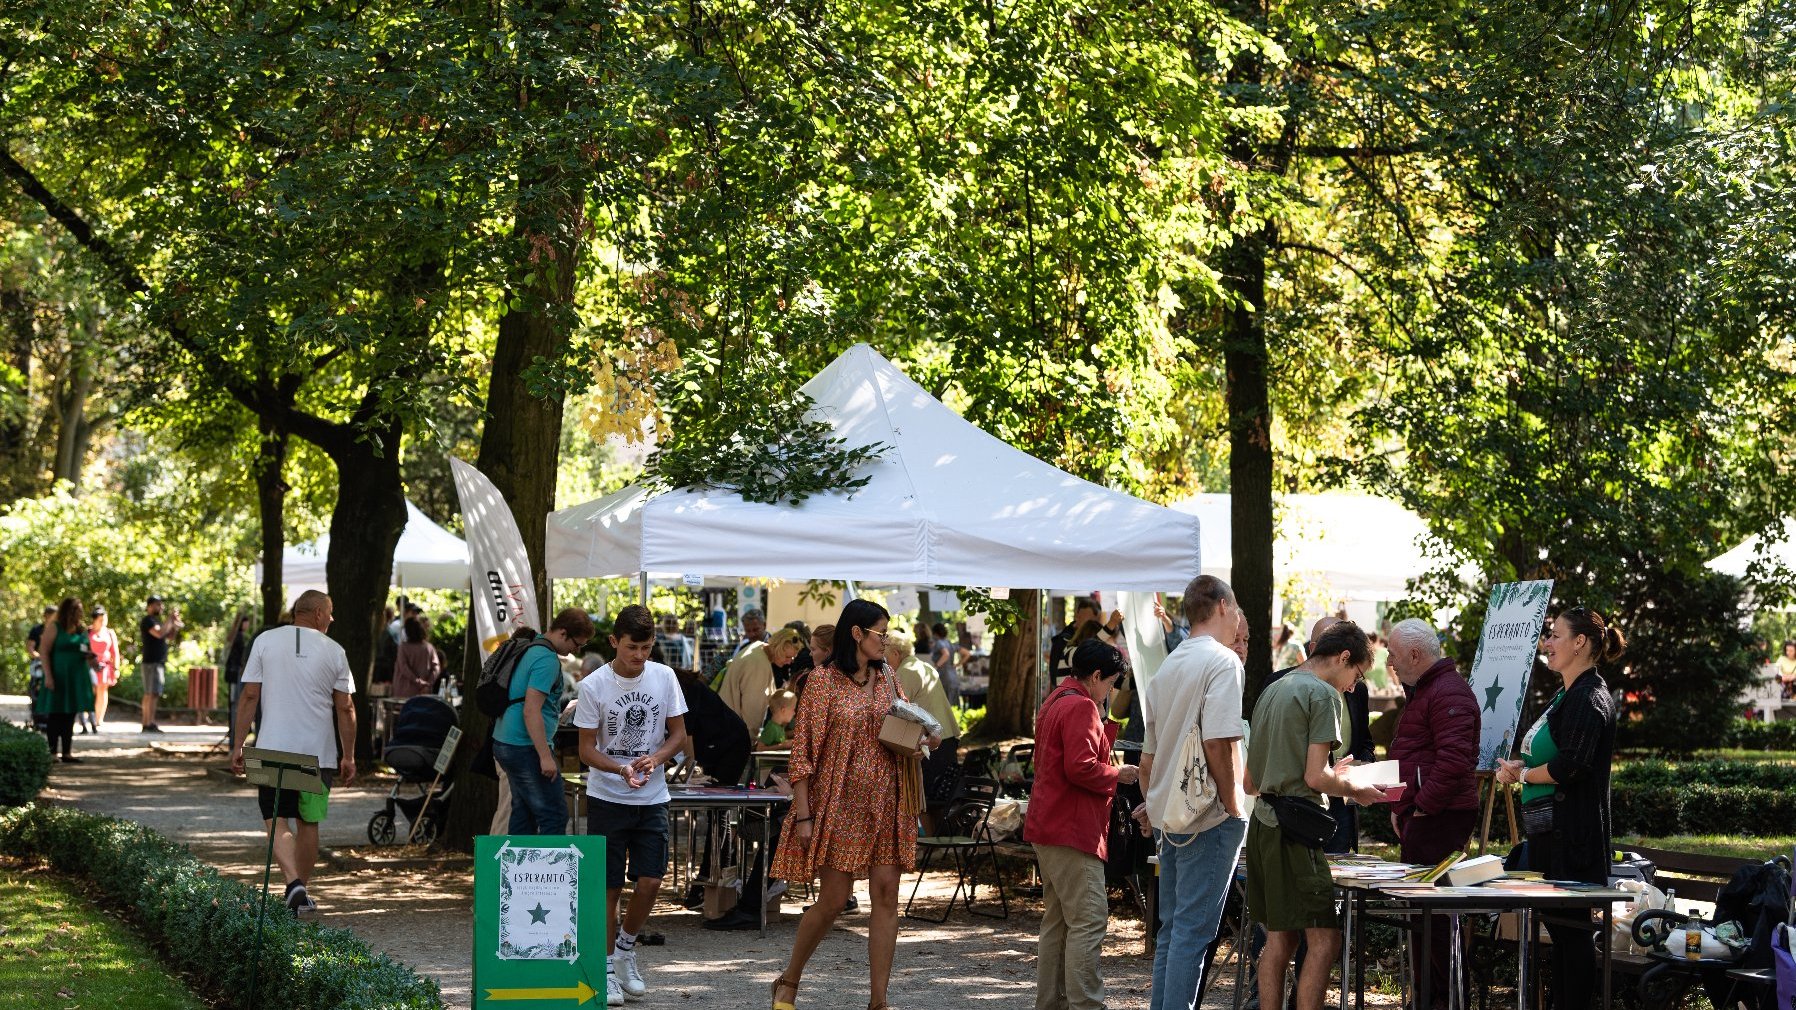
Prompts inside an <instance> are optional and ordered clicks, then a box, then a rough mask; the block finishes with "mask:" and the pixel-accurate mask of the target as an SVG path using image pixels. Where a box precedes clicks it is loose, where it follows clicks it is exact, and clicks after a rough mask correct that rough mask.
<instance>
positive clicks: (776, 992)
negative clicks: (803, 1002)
mask: <svg viewBox="0 0 1796 1010" xmlns="http://www.w3.org/2000/svg"><path fill="white" fill-rule="evenodd" d="M782 985H783V986H785V987H786V988H788V989H790V990H792V999H797V998H798V983H797V982H792V981H788V980H787V978H786V976H784V975H781V976H779V977H778V978H776V979H774V980H773V991H772V992H770V993H769V994H768V996H769V998H770V999H771V1000H772V1001H773V1010H798V1007H797V1006H796V1005H794V1004H793V1003H792V1000H781V999H780V986H782Z"/></svg>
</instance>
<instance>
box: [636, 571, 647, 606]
mask: <svg viewBox="0 0 1796 1010" xmlns="http://www.w3.org/2000/svg"><path fill="white" fill-rule="evenodd" d="M636 589H637V592H638V593H639V594H640V596H641V600H640V602H641V603H642V605H643V606H645V607H646V606H648V605H649V573H648V572H639V573H637V576H636Z"/></svg>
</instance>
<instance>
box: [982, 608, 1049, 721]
mask: <svg viewBox="0 0 1796 1010" xmlns="http://www.w3.org/2000/svg"><path fill="white" fill-rule="evenodd" d="M1010 598H1011V599H1012V600H1015V601H1016V604H1017V609H1018V610H1020V611H1022V617H1021V618H1019V619H1018V621H1017V624H1016V627H1014V628H1011V629H1010V630H1008V631H1005V632H1002V633H1000V634H999V635H998V638H997V640H996V641H995V642H993V643H992V670H991V687H990V689H989V690H988V691H987V692H986V696H985V721H984V722H982V723H980V724H979V733H978V737H979V739H981V740H1007V739H1009V738H1011V737H1018V736H1030V735H1032V734H1034V732H1035V708H1036V701H1037V698H1036V694H1037V692H1038V691H1039V690H1040V689H1039V687H1038V684H1037V678H1036V667H1037V666H1038V665H1039V663H1040V660H1041V645H1042V642H1041V593H1039V592H1037V591H1036V590H1033V589H1012V590H1011V591H1010Z"/></svg>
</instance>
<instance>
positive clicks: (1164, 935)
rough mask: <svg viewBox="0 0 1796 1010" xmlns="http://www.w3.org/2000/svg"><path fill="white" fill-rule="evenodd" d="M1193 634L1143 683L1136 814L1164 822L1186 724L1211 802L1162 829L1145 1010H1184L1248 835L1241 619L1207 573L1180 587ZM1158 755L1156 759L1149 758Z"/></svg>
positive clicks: (1192, 1001)
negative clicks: (1212, 787) (1156, 922)
mask: <svg viewBox="0 0 1796 1010" xmlns="http://www.w3.org/2000/svg"><path fill="white" fill-rule="evenodd" d="M1183 606H1184V610H1185V618H1186V620H1187V621H1189V622H1190V627H1191V636H1190V637H1189V638H1187V639H1185V640H1184V641H1183V642H1180V643H1179V646H1178V648H1176V649H1174V650H1173V651H1172V653H1171V654H1170V655H1168V656H1167V657H1166V661H1165V662H1164V663H1162V664H1161V665H1160V669H1159V671H1158V672H1156V673H1155V674H1154V679H1153V680H1152V681H1150V682H1149V683H1148V685H1147V690H1146V692H1145V696H1144V698H1143V702H1142V708H1143V711H1144V713H1145V715H1146V722H1147V733H1146V738H1145V739H1144V740H1143V741H1142V745H1141V783H1142V790H1143V792H1144V794H1145V796H1146V802H1144V803H1142V805H1141V806H1140V807H1139V808H1137V809H1136V812H1135V816H1136V818H1137V819H1138V820H1141V821H1143V823H1147V824H1151V825H1152V826H1153V827H1154V828H1157V829H1158V828H1162V827H1163V820H1162V819H1163V818H1164V816H1165V814H1166V811H1167V809H1168V806H1169V804H1171V803H1172V802H1173V801H1174V800H1175V799H1179V797H1178V796H1177V795H1175V794H1176V793H1177V792H1179V791H1180V790H1181V788H1182V787H1183V785H1184V784H1183V783H1181V782H1180V781H1179V779H1180V775H1181V772H1182V771H1183V769H1181V768H1179V767H1177V765H1178V764H1179V755H1180V752H1181V750H1182V749H1183V745H1184V742H1185V738H1186V736H1187V734H1189V733H1190V732H1191V731H1192V730H1193V729H1195V730H1196V731H1197V733H1198V738H1199V739H1200V740H1201V741H1202V744H1203V754H1204V764H1205V767H1206V768H1207V769H1208V772H1209V774H1210V776H1211V777H1212V778H1213V779H1215V784H1216V800H1215V802H1214V803H1212V804H1211V805H1210V807H1209V809H1207V810H1205V811H1203V812H1202V813H1200V814H1199V815H1198V817H1197V820H1196V821H1195V822H1194V823H1192V824H1190V825H1189V826H1188V827H1186V828H1185V829H1184V832H1185V833H1182V834H1175V833H1172V832H1168V831H1165V830H1161V831H1159V840H1160V931H1159V933H1158V934H1157V938H1156V941H1155V944H1154V987H1153V993H1152V995H1151V997H1150V998H1149V1000H1148V1007H1149V1010H1189V1008H1191V1007H1193V1006H1195V1005H1196V1002H1197V991H1198V987H1199V985H1200V984H1201V983H1202V981H1203V965H1204V952H1205V951H1206V950H1207V949H1208V948H1209V946H1210V941H1212V940H1214V939H1215V938H1216V929H1217V927H1218V925H1219V924H1220V923H1221V921H1222V905H1223V900H1224V899H1225V898H1227V896H1228V887H1229V878H1230V877H1232V876H1233V875H1234V872H1235V860H1236V858H1237V857H1238V856H1239V855H1240V853H1241V842H1242V840H1243V839H1245V838H1246V837H1247V821H1246V819H1245V815H1244V814H1243V813H1242V811H1243V810H1244V809H1245V795H1244V794H1243V792H1242V790H1241V769H1242V765H1243V761H1242V758H1241V754H1240V745H1241V739H1242V737H1244V736H1245V735H1246V724H1245V723H1244V722H1242V719H1241V693H1242V688H1243V685H1244V681H1245V677H1244V676H1243V670H1242V668H1241V659H1240V657H1239V656H1237V655H1235V653H1234V650H1232V649H1231V648H1230V647H1229V646H1230V644H1231V643H1232V642H1233V641H1234V638H1235V632H1236V628H1237V627H1238V624H1239V620H1240V618H1239V614H1240V608H1239V607H1237V606H1236V605H1235V593H1234V590H1232V589H1230V588H1229V585H1228V583H1226V582H1224V581H1222V580H1221V579H1218V578H1216V577H1215V576H1211V575H1200V576H1198V577H1197V578H1195V579H1193V580H1191V584H1190V585H1188V586H1186V587H1185V597H1184V602H1183ZM1156 755H1158V757H1159V758H1160V761H1159V765H1158V767H1156V763H1155V757H1156Z"/></svg>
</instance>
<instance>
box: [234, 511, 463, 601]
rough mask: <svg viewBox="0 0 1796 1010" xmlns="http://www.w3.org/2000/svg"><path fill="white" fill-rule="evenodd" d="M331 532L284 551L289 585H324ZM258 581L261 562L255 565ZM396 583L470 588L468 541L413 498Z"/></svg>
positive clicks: (284, 578)
mask: <svg viewBox="0 0 1796 1010" xmlns="http://www.w3.org/2000/svg"><path fill="white" fill-rule="evenodd" d="M330 548H331V536H330V534H329V533H326V534H325V535H323V536H321V537H319V538H318V539H316V540H314V541H312V542H311V543H305V544H294V545H292V546H290V547H288V548H287V549H286V550H284V551H282V552H281V582H282V584H284V585H288V586H323V585H324V584H325V580H324V559H325V558H326V557H327V556H328V555H329V554H330ZM256 581H257V582H260V581H262V566H261V564H260V563H258V564H257V565H256ZM392 584H393V585H395V586H405V587H406V588H408V589H466V588H468V585H469V582H468V545H467V544H465V543H463V542H462V541H461V539H460V538H458V537H457V536H456V535H455V534H453V533H451V532H449V531H448V530H446V529H444V528H442V527H441V526H438V525H437V524H436V523H434V522H431V520H430V517H429V516H427V515H425V514H424V513H423V512H421V511H419V509H418V506H416V505H413V504H412V503H411V502H409V501H408V502H406V503H405V532H403V533H401V534H400V535H399V545H398V546H397V547H396V548H394V550H393V582H392Z"/></svg>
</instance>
